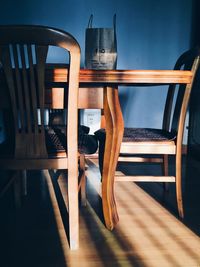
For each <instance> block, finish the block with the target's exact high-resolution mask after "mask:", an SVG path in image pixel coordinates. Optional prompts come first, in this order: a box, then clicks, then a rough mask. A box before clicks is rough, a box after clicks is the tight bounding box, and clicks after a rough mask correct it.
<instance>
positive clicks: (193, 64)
mask: <svg viewBox="0 0 200 267" xmlns="http://www.w3.org/2000/svg"><path fill="white" fill-rule="evenodd" d="M199 62H200V49H199V48H195V49H191V50H188V51H186V52H185V53H183V54H182V55H181V56H180V57H179V58H178V60H177V62H176V64H175V66H174V69H175V70H190V71H191V72H192V81H191V84H186V85H185V84H180V85H174V84H172V85H170V86H169V89H168V93H167V99H166V104H165V110H164V116H163V129H165V130H167V131H171V132H172V133H173V134H174V135H175V136H176V135H177V133H178V132H179V130H181V131H183V127H184V122H185V116H186V112H187V107H188V103H189V99H190V95H191V90H192V85H193V81H194V79H195V74H196V72H197V69H198V66H199ZM181 135H182V133H181Z"/></svg>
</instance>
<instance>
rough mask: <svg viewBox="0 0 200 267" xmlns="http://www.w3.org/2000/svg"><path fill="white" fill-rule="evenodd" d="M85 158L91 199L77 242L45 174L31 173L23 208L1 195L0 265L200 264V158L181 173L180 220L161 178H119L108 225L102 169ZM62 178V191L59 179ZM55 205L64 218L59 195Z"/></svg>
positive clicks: (139, 266) (140, 266)
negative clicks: (114, 218) (75, 246)
mask: <svg viewBox="0 0 200 267" xmlns="http://www.w3.org/2000/svg"><path fill="white" fill-rule="evenodd" d="M90 165H91V166H90V167H91V168H90V169H88V172H87V175H88V180H89V181H88V186H87V187H88V188H87V191H88V203H87V207H82V208H81V210H80V249H79V250H78V251H70V250H69V246H68V241H67V238H66V234H65V230H64V229H65V227H67V226H66V225H65V224H64V225H63V222H62V219H61V216H60V212H59V209H58V203H57V201H56V198H55V193H54V190H53V186H52V182H51V179H50V177H49V176H48V174H47V173H46V172H44V173H40V172H31V173H29V176H28V195H27V196H26V197H25V198H24V201H23V204H22V207H21V208H18V209H15V208H14V206H13V199H12V194H11V191H10V192H8V193H7V194H6V195H5V196H4V198H3V199H1V200H0V201H1V203H0V211H1V218H0V266H1V267H6V266H9V267H18V266H19V267H32V266H34V267H38V266H39V267H46V266H52V267H65V266H73V267H74V266H75V267H79V266H81V267H82V266H83V267H84V266H87V267H93V266H113V267H118V266H123V267H124V266H136V267H145V266H146V267H147V266H148V267H154V266H159V267H164V266H172V267H183V266H185V267H190V266H191V267H197V266H200V237H199V236H200V210H199V207H198V205H199V203H200V201H199V200H200V179H199V178H200V177H199V176H200V171H199V167H198V163H195V162H192V163H191V164H189V165H190V168H189V169H188V168H187V171H186V174H185V177H186V179H185V184H184V188H185V190H184V199H185V208H186V218H185V219H184V221H183V222H181V221H180V220H179V219H177V218H176V205H175V200H174V190H170V192H169V193H168V194H167V195H163V193H162V192H163V190H162V185H160V184H159V185H155V184H151V185H149V184H148V185H147V184H142V185H141V186H139V185H136V184H135V183H132V182H127V183H120V182H119V183H116V184H115V191H116V200H117V204H118V211H119V216H120V222H119V224H118V225H117V227H116V229H115V230H114V231H112V232H110V231H108V230H107V229H106V228H105V227H104V224H103V220H102V214H101V199H100V198H99V196H98V194H97V192H96V190H97V191H98V190H99V191H100V188H99V183H98V181H99V179H100V175H99V173H98V169H97V168H96V166H95V164H94V165H93V164H92V163H90ZM122 167H123V166H122ZM125 167H126V166H125ZM60 183H61V188H62V189H63V190H65V182H64V180H62V179H61V181H60ZM54 186H55V184H54ZM173 186H174V185H173ZM173 186H172V187H173ZM94 188H95V189H94ZM56 192H57V195H59V191H56ZM99 193H100V192H99ZM195 201H196V202H197V203H196V204H195ZM59 205H60V207H61V210H62V211H63V212H62V215H63V217H66V212H65V209H64V208H62V206H63V201H62V199H60V200H59ZM65 219H66V218H65Z"/></svg>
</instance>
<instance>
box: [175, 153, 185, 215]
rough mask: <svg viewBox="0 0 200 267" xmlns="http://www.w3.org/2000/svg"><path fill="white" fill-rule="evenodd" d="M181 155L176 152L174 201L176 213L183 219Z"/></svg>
mask: <svg viewBox="0 0 200 267" xmlns="http://www.w3.org/2000/svg"><path fill="white" fill-rule="evenodd" d="M181 168H182V154H181V151H177V154H176V199H177V206H178V213H179V216H180V217H181V218H183V217H184V211H183V199H182V181H181V179H182V177H181V176H182V174H181V172H182V170H181Z"/></svg>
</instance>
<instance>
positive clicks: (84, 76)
mask: <svg viewBox="0 0 200 267" xmlns="http://www.w3.org/2000/svg"><path fill="white" fill-rule="evenodd" d="M66 77H67V69H66V68H51V69H48V70H47V73H46V80H47V81H48V82H49V83H55V84H57V83H58V84H59V83H61V84H62V82H66ZM191 77H192V74H191V72H190V71H183V70H181V71H180V70H179V71H177V70H176V71H175V70H87V69H81V70H80V91H79V108H97V109H98V108H100V109H101V108H103V109H104V115H105V121H106V144H105V154H104V165H103V175H102V176H103V177H102V205H103V214H104V219H105V224H106V227H107V228H108V229H110V230H112V229H113V228H114V227H115V225H116V224H117V222H118V221H119V218H118V213H117V207H116V202H115V197H114V176H115V170H116V166H117V160H118V156H119V151H120V146H121V141H122V137H123V130H124V122H123V116H122V112H121V108H120V103H119V98H118V86H119V85H126V86H133V85H134V86H135V85H143V86H144V85H159V84H160V85H161V84H180V83H183V84H186V83H190V82H191ZM59 92H60V91H59V90H58V88H53V94H52V95H51V96H53V97H54V98H56V97H57V96H59ZM51 93H52V91H51ZM58 100H59V97H58ZM58 102H59V101H58ZM58 102H57V101H55V103H57V104H58ZM58 105H59V104H58Z"/></svg>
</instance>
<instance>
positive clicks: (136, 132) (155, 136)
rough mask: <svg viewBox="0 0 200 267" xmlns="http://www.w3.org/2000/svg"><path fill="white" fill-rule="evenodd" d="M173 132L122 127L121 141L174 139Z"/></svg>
mask: <svg viewBox="0 0 200 267" xmlns="http://www.w3.org/2000/svg"><path fill="white" fill-rule="evenodd" d="M175 138H176V135H175V134H172V133H170V132H167V131H165V130H161V129H153V128H124V136H123V142H134V141H136V142H145V141H165V140H174V139H175Z"/></svg>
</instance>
